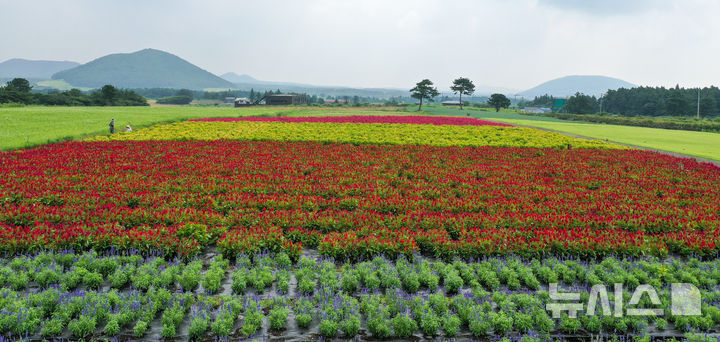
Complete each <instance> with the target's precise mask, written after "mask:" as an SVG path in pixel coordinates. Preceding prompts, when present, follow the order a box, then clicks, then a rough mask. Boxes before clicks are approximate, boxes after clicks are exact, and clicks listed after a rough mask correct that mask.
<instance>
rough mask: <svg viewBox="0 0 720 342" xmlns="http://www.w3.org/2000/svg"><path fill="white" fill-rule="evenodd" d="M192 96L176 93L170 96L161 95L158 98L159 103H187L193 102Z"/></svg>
mask: <svg viewBox="0 0 720 342" xmlns="http://www.w3.org/2000/svg"><path fill="white" fill-rule="evenodd" d="M192 100H193V99H192V97H190V96H185V95H176V96H168V97H161V98H159V99H158V100H157V103H159V104H177V105H186V104H189V103H190V102H192Z"/></svg>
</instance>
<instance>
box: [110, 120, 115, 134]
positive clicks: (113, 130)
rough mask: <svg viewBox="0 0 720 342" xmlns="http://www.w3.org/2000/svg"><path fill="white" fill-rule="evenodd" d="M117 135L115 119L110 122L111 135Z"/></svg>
mask: <svg viewBox="0 0 720 342" xmlns="http://www.w3.org/2000/svg"><path fill="white" fill-rule="evenodd" d="M113 133H115V119H112V120H110V134H113Z"/></svg>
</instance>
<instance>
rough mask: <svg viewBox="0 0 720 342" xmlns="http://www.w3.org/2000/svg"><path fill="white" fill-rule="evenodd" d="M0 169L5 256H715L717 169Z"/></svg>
mask: <svg viewBox="0 0 720 342" xmlns="http://www.w3.org/2000/svg"><path fill="white" fill-rule="evenodd" d="M200 158H201V159H200ZM0 165H2V168H1V170H2V173H3V174H11V175H13V176H12V177H8V178H6V179H5V180H3V181H2V192H1V193H0V198H2V202H3V203H2V207H1V208H2V210H1V211H0V224H2V225H3V229H2V238H3V239H2V242H0V248H2V249H4V250H7V251H21V250H28V249H29V250H37V249H41V248H46V247H47V246H48V245H49V246H52V247H54V248H87V247H92V248H96V249H102V248H109V247H113V246H114V247H118V248H126V249H129V248H135V249H143V248H145V249H151V248H152V249H154V248H159V249H162V250H165V251H167V252H168V253H172V252H177V253H181V254H191V255H192V254H196V253H197V252H199V251H200V250H201V247H202V246H204V245H206V244H208V243H212V242H215V241H216V240H219V241H218V245H219V247H220V248H221V249H226V250H229V251H230V250H231V251H235V252H242V251H245V252H250V251H246V250H245V249H246V248H244V247H242V246H245V245H247V246H248V247H247V248H267V249H270V250H272V249H282V250H288V249H299V245H298V244H300V243H302V244H304V245H306V246H308V245H309V246H310V247H319V250H320V252H321V253H322V254H324V255H326V256H330V257H334V258H338V259H341V258H350V259H358V258H360V257H362V256H367V255H368V254H372V253H374V252H376V251H378V250H381V251H383V252H385V253H391V254H408V255H409V254H413V253H415V252H419V251H422V252H424V253H427V254H430V255H433V256H438V257H439V256H447V257H452V256H455V255H458V256H462V257H466V258H470V257H480V256H483V255H494V254H504V253H510V252H512V253H518V254H529V255H535V254H547V253H554V252H558V251H565V252H566V253H572V254H576V255H579V256H586V255H588V256H595V255H606V254H614V253H620V254H629V255H643V254H656V255H665V254H667V253H668V252H670V253H682V254H688V253H700V254H709V255H715V254H716V252H717V246H718V245H716V242H717V241H718V238H719V236H720V235H719V232H718V231H719V230H720V226H719V222H720V192H718V189H720V178H719V177H718V174H717V168H716V167H714V166H710V165H707V164H699V163H695V162H690V161H687V160H681V159H677V158H674V157H667V156H658V155H657V154H655V153H651V152H642V151H631V150H624V151H614V150H592V149H577V150H575V149H572V150H558V149H522V148H495V147H483V148H459V147H431V146H385V147H379V146H372V145H362V146H353V145H343V144H321V143H314V142H299V143H282V142H245V143H237V142H231V141H209V142H206V141H187V142H175V141H167V142H133V143H124V142H98V143H79V142H75V143H63V144H56V145H50V146H47V147H43V148H38V149H33V150H27V151H18V152H14V153H7V154H3V155H2V158H1V159H0ZM237 229H240V231H239V232H240V233H235V230H237ZM253 230H259V231H260V234H257V235H254V234H251V233H250V232H251V231H253ZM268 230H270V231H275V232H276V233H274V234H265V233H263V232H265V231H268ZM296 231H297V232H300V231H302V232H303V233H294V232H296ZM311 237H312V239H311ZM258 239H259V240H268V241H267V246H263V244H261V243H258V241H256V240H258ZM303 239H305V240H308V239H309V241H302V240H303ZM241 241H244V243H241ZM261 246H262V247H261ZM252 252H256V251H252ZM295 254H297V253H295Z"/></svg>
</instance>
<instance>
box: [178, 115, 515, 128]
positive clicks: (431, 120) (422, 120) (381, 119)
mask: <svg viewBox="0 0 720 342" xmlns="http://www.w3.org/2000/svg"><path fill="white" fill-rule="evenodd" d="M189 121H223V122H232V121H260V122H324V123H366V124H367V123H371V124H418V125H456V126H503V127H509V126H512V125H509V124H505V123H501V122H493V121H487V120H479V119H473V118H463V117H454V116H422V115H407V116H399V115H388V116H381V115H365V116H363V115H349V116H302V117H300V116H299V117H289V116H284V117H259V116H248V117H239V118H203V119H192V120H189Z"/></svg>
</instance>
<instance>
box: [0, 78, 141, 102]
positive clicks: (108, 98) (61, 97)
mask: <svg viewBox="0 0 720 342" xmlns="http://www.w3.org/2000/svg"><path fill="white" fill-rule="evenodd" d="M32 88H33V87H32V85H30V82H29V81H28V80H26V79H24V78H15V79H13V80H11V81H8V82H7V83H6V84H5V86H3V87H0V104H2V103H18V104H24V105H47V106H147V105H148V103H147V100H145V98H144V97H142V96H140V95H138V94H137V93H135V92H133V91H131V90H123V89H117V88H115V87H113V86H112V85H105V86H103V87H102V88H100V89H98V90H95V91H92V92H90V93H84V92H82V91H80V90H79V89H71V90H68V91H63V92H60V91H58V92H51V93H47V94H43V93H34V92H32Z"/></svg>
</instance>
